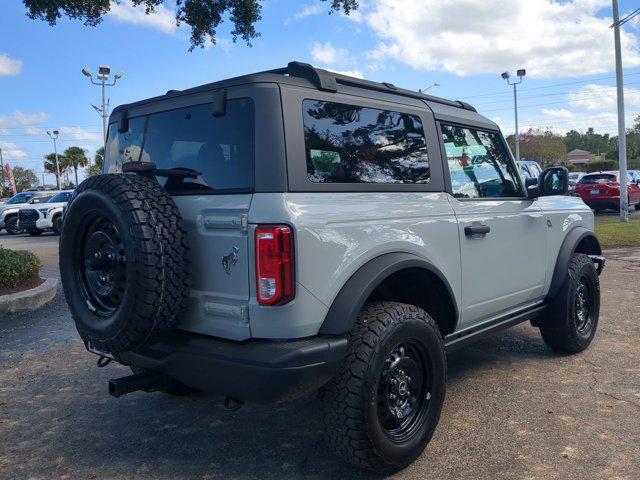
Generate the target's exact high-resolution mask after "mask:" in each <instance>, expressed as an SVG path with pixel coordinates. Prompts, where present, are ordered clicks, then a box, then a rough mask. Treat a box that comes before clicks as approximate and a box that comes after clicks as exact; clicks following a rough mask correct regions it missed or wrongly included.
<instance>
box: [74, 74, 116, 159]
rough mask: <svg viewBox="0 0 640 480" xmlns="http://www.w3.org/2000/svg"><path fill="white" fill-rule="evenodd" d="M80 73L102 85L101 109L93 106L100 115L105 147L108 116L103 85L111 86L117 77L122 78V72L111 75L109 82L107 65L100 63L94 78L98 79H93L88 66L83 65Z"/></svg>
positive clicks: (94, 82)
mask: <svg viewBox="0 0 640 480" xmlns="http://www.w3.org/2000/svg"><path fill="white" fill-rule="evenodd" d="M82 74H83V75H84V76H85V77H88V78H89V80H91V83H93V84H94V85H100V86H101V87H102V109H98V108H97V107H95V106H94V107H93V108H95V109H96V111H97V112H98V113H99V114H100V116H101V117H102V136H103V138H104V146H105V147H106V143H107V121H108V118H109V113H108V112H107V108H108V105H107V101H106V97H105V87H113V86H114V85H115V84H116V82H117V81H118V79H120V78H122V76H123V75H124V72H118V73H116V74H115V75H114V76H113V81H112V82H111V83H109V75H110V74H111V67H109V66H107V65H100V66H99V67H98V74H97V75H96V78H97V79H98V81H95V80H94V79H93V72H91V70H89V68H87V67H84V68H83V69H82Z"/></svg>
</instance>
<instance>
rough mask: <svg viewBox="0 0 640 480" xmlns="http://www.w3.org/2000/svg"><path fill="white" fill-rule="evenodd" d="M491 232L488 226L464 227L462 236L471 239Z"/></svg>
mask: <svg viewBox="0 0 640 480" xmlns="http://www.w3.org/2000/svg"><path fill="white" fill-rule="evenodd" d="M490 231H491V227H489V225H469V226H467V227H464V234H465V235H466V236H467V237H471V236H473V235H486V234H487V233H489V232H490Z"/></svg>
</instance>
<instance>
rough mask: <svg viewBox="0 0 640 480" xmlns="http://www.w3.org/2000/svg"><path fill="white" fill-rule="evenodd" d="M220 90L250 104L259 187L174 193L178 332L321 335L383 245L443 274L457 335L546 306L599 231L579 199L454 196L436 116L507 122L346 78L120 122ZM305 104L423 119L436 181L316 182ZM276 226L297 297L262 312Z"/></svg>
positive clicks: (149, 105)
mask: <svg viewBox="0 0 640 480" xmlns="http://www.w3.org/2000/svg"><path fill="white" fill-rule="evenodd" d="M220 88H225V89H226V90H227V96H228V97H227V98H229V99H231V98H242V97H251V98H252V99H253V100H254V103H255V108H256V186H255V193H245V194H228V195H191V196H177V197H175V200H176V203H177V205H178V207H179V209H180V211H181V214H182V216H183V218H184V220H185V224H186V226H187V229H188V232H189V238H190V241H191V247H192V251H191V255H192V260H193V287H192V291H191V298H190V302H189V308H188V311H187V313H186V315H185V317H184V318H183V319H182V322H181V324H180V328H181V329H183V330H187V331H192V332H197V333H201V334H205V335H211V336H215V337H221V338H228V339H233V340H246V339H249V338H252V337H253V338H265V339H294V338H303V337H309V336H313V335H316V334H317V333H318V331H319V329H320V327H321V325H322V323H323V321H324V319H325V317H326V315H327V312H328V310H329V308H330V307H331V304H332V302H333V301H334V299H335V298H336V296H337V295H338V293H339V292H340V289H341V288H342V287H343V286H344V285H345V283H346V282H347V280H348V279H349V278H350V277H351V276H352V275H353V274H354V273H355V272H356V271H357V270H358V269H359V268H360V267H362V266H363V265H365V264H366V263H367V262H369V261H371V260H372V259H375V258H376V257H378V256H380V255H384V254H386V253H392V252H406V253H410V254H413V255H415V256H417V257H419V258H421V259H424V260H425V261H426V262H429V263H430V264H432V265H433V266H434V267H436V268H437V269H438V270H440V271H441V272H442V273H443V274H444V276H445V277H446V279H447V280H448V282H449V284H450V286H451V290H452V292H453V295H454V297H455V303H456V306H457V310H458V312H459V318H458V319H457V329H456V331H461V330H464V329H467V328H470V327H472V326H474V325H478V324H481V323H484V322H487V321H490V320H491V319H493V318H495V317H497V316H500V315H503V314H505V313H509V312H513V311H517V310H520V309H523V308H526V307H528V306H532V305H536V304H539V303H541V302H542V301H543V299H544V297H545V295H546V294H547V292H548V291H549V286H550V283H551V276H552V274H553V271H554V266H555V263H556V259H557V258H558V252H559V250H560V246H561V245H562V241H563V240H564V238H565V237H566V235H567V233H568V232H569V231H570V230H571V229H573V228H576V227H585V228H587V229H588V230H593V214H592V212H591V210H590V209H589V208H588V207H587V206H586V205H585V204H584V203H583V202H582V200H581V199H579V198H575V197H566V196H562V197H542V198H538V199H535V200H531V199H526V198H512V199H504V198H501V199H478V200H458V199H456V198H454V197H453V196H452V195H451V194H450V193H449V192H450V191H451V187H450V182H449V180H448V170H447V168H448V167H447V166H446V161H445V160H444V159H443V154H442V145H441V140H440V135H439V133H438V131H439V127H438V122H439V121H446V122H453V123H456V124H461V125H468V126H472V127H477V128H481V129H485V130H492V131H498V127H497V125H495V123H493V122H491V121H490V120H488V119H486V118H485V117H483V116H481V115H479V114H477V113H475V112H473V111H470V110H467V109H462V108H458V107H456V106H453V105H449V104H445V103H446V102H444V101H443V102H444V103H442V102H439V101H432V100H430V98H431V97H427V96H423V97H420V98H414V97H410V96H401V95H398V94H394V93H393V92H381V91H375V92H373V93H372V92H371V91H370V90H367V89H364V88H357V87H356V86H353V85H348V84H345V85H339V86H338V91H337V92H336V93H327V92H322V91H319V90H318V89H317V88H316V87H315V86H314V85H313V84H311V83H310V82H309V81H307V80H304V79H300V78H295V77H288V76H283V75H280V74H274V73H264V74H256V75H252V76H248V77H240V78H238V79H232V80H228V81H225V82H218V83H215V84H211V85H208V86H203V87H198V88H196V89H191V90H187V91H185V92H179V93H178V94H175V93H174V94H171V95H166V96H164V97H159V98H157V99H151V100H149V101H143V102H138V103H136V104H132V105H126V106H123V107H119V108H118V109H116V110H115V111H114V115H116V117H112V118H115V119H117V118H118V117H117V115H119V114H120V113H121V112H122V111H124V110H125V109H126V111H127V113H128V115H129V117H130V118H133V117H135V116H139V115H144V114H148V113H152V112H155V111H162V110H168V109H173V108H180V107H181V106H188V105H194V104H198V103H207V102H210V101H211V91H213V90H219V89H220ZM304 99H317V100H331V101H336V102H342V103H351V104H357V105H362V106H370V107H373V108H386V109H390V110H394V111H400V112H406V113H412V114H415V115H418V116H420V118H421V120H422V122H423V125H424V128H425V135H426V137H427V148H428V155H429V159H430V165H431V169H432V172H431V176H432V178H431V182H430V183H428V184H426V185H382V184H314V183H312V182H310V181H309V180H308V178H307V174H306V166H305V165H306V157H305V150H304V139H303V134H302V101H303V100H304ZM450 103H451V102H450ZM112 121H114V120H112ZM112 126H113V125H112ZM512 161H513V159H512ZM516 171H518V169H516ZM270 223H275V224H288V225H290V226H292V227H293V230H294V240H295V275H296V294H295V298H294V299H293V300H292V301H291V302H289V303H287V304H285V305H282V306H262V305H259V304H258V302H257V300H256V285H255V272H254V256H255V252H254V248H253V247H254V241H253V236H254V229H255V226H256V225H257V224H270ZM476 223H484V224H486V225H489V226H490V227H491V232H490V233H489V234H488V235H486V236H484V237H476V238H471V237H467V236H465V234H464V227H465V226H467V225H472V224H476ZM234 247H235V249H236V251H237V262H236V263H235V264H234V265H232V266H231V267H230V268H229V272H227V271H226V270H225V268H224V266H223V263H222V261H221V259H222V257H223V256H226V255H229V254H230V253H232V252H233V251H234Z"/></svg>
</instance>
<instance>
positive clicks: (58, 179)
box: [47, 130, 60, 190]
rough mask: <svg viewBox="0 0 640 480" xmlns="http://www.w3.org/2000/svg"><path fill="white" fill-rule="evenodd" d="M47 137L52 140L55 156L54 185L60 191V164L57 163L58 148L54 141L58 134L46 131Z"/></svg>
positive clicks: (56, 131)
mask: <svg viewBox="0 0 640 480" xmlns="http://www.w3.org/2000/svg"><path fill="white" fill-rule="evenodd" d="M47 135H49V138H50V139H51V140H53V151H54V154H55V156H56V184H57V185H58V190H60V163H59V162H58V146H57V145H56V140H58V136H59V135H60V132H59V131H58V130H54V131H53V132H50V131H48V130H47Z"/></svg>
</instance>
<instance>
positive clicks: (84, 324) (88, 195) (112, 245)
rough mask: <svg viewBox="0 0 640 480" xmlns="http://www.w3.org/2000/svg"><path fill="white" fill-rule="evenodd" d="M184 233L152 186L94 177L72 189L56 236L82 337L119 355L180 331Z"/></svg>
mask: <svg viewBox="0 0 640 480" xmlns="http://www.w3.org/2000/svg"><path fill="white" fill-rule="evenodd" d="M189 273H190V264H189V260H188V246H187V238H186V232H185V230H184V228H183V226H182V219H181V217H180V212H179V211H178V208H177V206H176V205H175V203H174V202H173V199H172V198H171V196H170V195H169V194H168V193H167V192H166V191H165V190H164V189H163V188H162V187H161V186H160V185H159V184H158V183H157V182H156V181H155V179H153V178H146V177H139V176H132V175H97V176H93V177H90V178H88V179H87V180H85V181H84V182H82V184H80V186H79V187H78V188H77V189H76V191H75V193H74V197H73V199H72V200H71V202H70V203H69V207H68V209H67V211H66V213H65V219H64V223H63V225H62V235H61V236H60V276H61V279H62V286H63V289H64V294H65V298H66V300H67V303H68V305H69V310H70V311H71V314H72V316H73V319H74V321H75V324H76V328H77V329H78V332H79V333H80V336H81V337H82V338H83V339H84V340H85V342H88V343H90V344H91V346H92V347H93V348H94V349H96V350H100V351H103V352H107V353H110V354H112V355H117V354H118V353H119V352H122V351H125V350H135V349H137V348H139V347H140V346H142V345H144V344H147V343H149V342H153V341H154V340H155V339H156V338H158V337H159V336H160V335H162V334H163V333H166V332H169V331H171V330H173V329H174V328H175V326H176V325H177V323H178V321H179V319H180V317H181V315H182V312H183V311H184V309H185V308H186V299H187V297H188V295H189Z"/></svg>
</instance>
